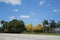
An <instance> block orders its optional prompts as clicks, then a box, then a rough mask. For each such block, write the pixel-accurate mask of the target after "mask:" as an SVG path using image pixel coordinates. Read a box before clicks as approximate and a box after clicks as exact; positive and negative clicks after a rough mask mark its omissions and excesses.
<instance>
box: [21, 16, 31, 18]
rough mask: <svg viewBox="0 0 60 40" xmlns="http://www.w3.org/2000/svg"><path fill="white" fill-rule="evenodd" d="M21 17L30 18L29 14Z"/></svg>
mask: <svg viewBox="0 0 60 40" xmlns="http://www.w3.org/2000/svg"><path fill="white" fill-rule="evenodd" d="M20 18H30V16H29V15H20Z"/></svg>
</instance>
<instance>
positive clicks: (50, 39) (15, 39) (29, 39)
mask: <svg viewBox="0 0 60 40" xmlns="http://www.w3.org/2000/svg"><path fill="white" fill-rule="evenodd" d="M0 40H60V36H48V35H32V34H29V35H28V34H0Z"/></svg>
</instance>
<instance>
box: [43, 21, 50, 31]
mask: <svg viewBox="0 0 60 40" xmlns="http://www.w3.org/2000/svg"><path fill="white" fill-rule="evenodd" d="M48 24H49V22H48V20H44V21H43V32H46V27H47V25H48Z"/></svg>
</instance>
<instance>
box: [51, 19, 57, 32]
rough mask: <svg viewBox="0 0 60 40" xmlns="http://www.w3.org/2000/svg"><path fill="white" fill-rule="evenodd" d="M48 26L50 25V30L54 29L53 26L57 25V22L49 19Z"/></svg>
mask: <svg viewBox="0 0 60 40" xmlns="http://www.w3.org/2000/svg"><path fill="white" fill-rule="evenodd" d="M50 27H51V32H52V31H53V30H54V28H56V27H57V24H56V22H55V21H54V20H50Z"/></svg>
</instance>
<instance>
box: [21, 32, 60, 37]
mask: <svg viewBox="0 0 60 40" xmlns="http://www.w3.org/2000/svg"><path fill="white" fill-rule="evenodd" d="M21 34H37V35H55V36H60V33H34V32H23V33H21Z"/></svg>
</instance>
